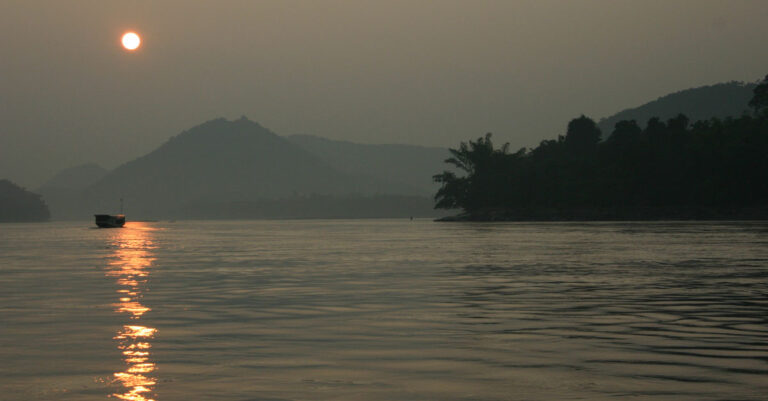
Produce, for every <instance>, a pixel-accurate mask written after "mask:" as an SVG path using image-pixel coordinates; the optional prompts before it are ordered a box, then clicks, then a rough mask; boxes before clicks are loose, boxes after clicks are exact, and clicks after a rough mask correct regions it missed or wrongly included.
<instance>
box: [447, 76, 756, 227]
mask: <svg viewBox="0 0 768 401" xmlns="http://www.w3.org/2000/svg"><path fill="white" fill-rule="evenodd" d="M766 88H768V77H766V79H765V80H764V81H763V82H762V83H761V84H760V85H758V86H757V87H756V88H755V91H754V93H755V96H754V98H753V100H752V102H750V106H751V107H753V109H754V114H753V115H742V116H741V117H729V118H725V119H710V120H706V121H698V122H695V123H693V124H691V123H690V121H689V119H688V118H687V117H686V116H684V115H682V114H680V115H678V116H677V117H674V118H671V119H669V120H667V121H661V120H660V119H658V118H651V119H650V120H649V121H648V123H647V125H646V127H645V128H644V129H643V128H641V127H640V125H639V124H638V123H637V122H636V121H634V120H629V121H627V120H624V121H619V122H617V123H616V124H615V126H614V129H613V132H612V133H611V135H610V137H609V138H608V139H607V140H606V141H603V142H600V134H601V133H600V130H599V128H598V127H597V125H596V124H595V122H594V121H592V120H591V119H589V118H587V117H585V116H581V117H579V118H576V119H574V120H572V121H571V122H570V123H569V124H568V129H567V132H566V134H565V135H564V136H560V137H559V138H557V139H556V140H545V141H543V142H541V144H540V145H539V146H538V147H536V148H535V149H530V150H528V149H521V150H519V151H517V152H515V153H511V152H509V149H508V146H507V145H506V144H505V145H504V146H502V147H500V148H495V147H494V145H493V143H492V141H491V134H487V135H486V136H485V137H481V138H478V139H477V140H475V141H469V142H466V143H461V145H460V146H459V148H458V149H451V150H450V151H451V154H452V157H451V158H449V159H447V160H446V163H449V164H451V165H453V166H454V167H456V168H457V169H458V170H459V171H460V172H459V174H457V173H455V172H453V171H444V172H443V173H441V174H438V175H436V176H434V179H435V181H437V182H438V183H440V184H441V187H440V189H439V190H438V192H437V194H436V195H435V200H436V206H435V207H436V208H461V209H463V210H464V212H466V215H467V216H469V218H475V219H645V218H754V217H762V218H765V217H768V210H767V209H768V206H766V205H768V99H766V96H765V93H766Z"/></svg>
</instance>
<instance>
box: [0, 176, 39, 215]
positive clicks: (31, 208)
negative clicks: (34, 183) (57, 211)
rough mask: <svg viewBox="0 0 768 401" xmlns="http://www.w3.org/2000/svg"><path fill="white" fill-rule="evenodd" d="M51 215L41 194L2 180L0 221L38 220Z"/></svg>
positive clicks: (0, 186)
mask: <svg viewBox="0 0 768 401" xmlns="http://www.w3.org/2000/svg"><path fill="white" fill-rule="evenodd" d="M50 217H51V214H50V212H49V211H48V206H47V205H46V204H45V202H43V200H42V199H41V196H40V195H38V194H35V193H32V192H29V191H27V190H26V189H24V188H22V187H20V186H18V185H16V184H14V183H12V182H11V181H8V180H0V222H3V223H7V222H38V221H48V219H49V218H50Z"/></svg>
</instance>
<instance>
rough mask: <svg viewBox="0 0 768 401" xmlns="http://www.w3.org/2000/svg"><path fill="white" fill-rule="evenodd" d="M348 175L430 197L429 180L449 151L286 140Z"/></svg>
mask: <svg viewBox="0 0 768 401" xmlns="http://www.w3.org/2000/svg"><path fill="white" fill-rule="evenodd" d="M286 138H287V139H288V140H290V141H291V142H293V143H295V144H297V145H299V146H301V147H302V148H304V149H306V150H307V151H309V152H311V153H312V154H314V155H315V156H317V157H318V158H320V159H322V160H323V161H325V162H326V163H328V164H330V165H331V166H333V167H334V168H335V169H337V170H339V171H341V172H344V173H347V174H360V175H364V176H368V177H373V178H376V179H379V180H383V181H385V182H390V183H400V184H405V185H407V186H409V187H412V188H414V189H415V190H416V191H417V192H416V194H419V195H431V194H433V193H434V192H435V190H436V189H437V185H436V184H435V183H434V182H433V181H432V179H431V178H430V177H431V175H432V174H433V172H434V171H435V169H438V168H440V166H441V165H442V163H443V160H444V159H445V158H446V157H447V156H448V149H445V148H432V147H424V146H413V145H368V144H359V143H353V142H347V141H335V140H331V139H326V138H321V137H317V136H312V135H292V136H288V137H286Z"/></svg>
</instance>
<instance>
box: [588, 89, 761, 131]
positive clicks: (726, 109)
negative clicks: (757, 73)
mask: <svg viewBox="0 0 768 401" xmlns="http://www.w3.org/2000/svg"><path fill="white" fill-rule="evenodd" d="M755 86H757V84H751V83H750V84H745V83H743V82H735V81H734V82H728V83H720V84H715V85H709V86H702V87H698V88H692V89H686V90H682V91H680V92H675V93H671V94H669V95H666V96H662V97H660V98H658V99H656V100H654V101H652V102H648V103H646V104H644V105H642V106H639V107H635V108H631V109H626V110H623V111H620V112H618V113H616V114H614V115H612V116H610V117H606V118H603V119H601V120H600V121H599V122H598V124H597V125H598V127H599V128H600V130H601V131H602V132H603V139H605V138H606V137H608V135H610V133H611V131H613V127H614V125H616V123H617V122H619V121H622V120H635V121H637V122H638V123H639V124H640V126H641V127H642V128H644V127H645V123H646V122H647V121H648V120H649V119H650V118H652V117H657V118H659V119H660V120H662V121H666V120H668V119H670V118H673V117H675V116H676V115H678V114H681V113H682V114H684V115H686V116H687V117H688V118H689V119H690V120H691V122H695V121H699V120H709V119H710V118H713V117H714V118H720V119H722V118H725V117H729V116H732V117H738V116H741V115H742V114H743V113H745V112H747V111H748V110H749V106H748V105H747V103H749V100H750V99H751V98H752V91H753V90H754V89H755Z"/></svg>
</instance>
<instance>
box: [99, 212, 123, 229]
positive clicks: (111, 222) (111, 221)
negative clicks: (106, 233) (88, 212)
mask: <svg viewBox="0 0 768 401" xmlns="http://www.w3.org/2000/svg"><path fill="white" fill-rule="evenodd" d="M94 216H95V217H96V225H97V226H99V227H100V228H118V227H122V226H123V225H125V215H124V214H94Z"/></svg>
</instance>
